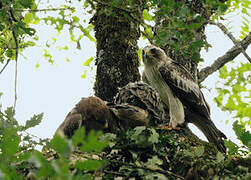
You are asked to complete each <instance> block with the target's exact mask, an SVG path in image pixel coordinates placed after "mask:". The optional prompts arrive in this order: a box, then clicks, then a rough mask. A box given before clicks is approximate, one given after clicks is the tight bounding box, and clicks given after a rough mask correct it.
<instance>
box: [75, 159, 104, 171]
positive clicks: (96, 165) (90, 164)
mask: <svg viewBox="0 0 251 180" xmlns="http://www.w3.org/2000/svg"><path fill="white" fill-rule="evenodd" d="M106 163H107V162H106V161H101V160H95V159H87V160H85V161H82V162H81V161H77V162H76V164H75V168H77V169H79V170H81V171H83V170H87V171H95V170H98V169H100V168H102V167H103V166H104V165H105V164H106Z"/></svg>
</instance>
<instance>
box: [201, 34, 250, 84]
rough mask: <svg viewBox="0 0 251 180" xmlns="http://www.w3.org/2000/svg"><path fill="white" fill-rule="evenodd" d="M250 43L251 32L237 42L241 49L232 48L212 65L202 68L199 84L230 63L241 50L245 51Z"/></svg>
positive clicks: (237, 47) (238, 47)
mask: <svg viewBox="0 0 251 180" xmlns="http://www.w3.org/2000/svg"><path fill="white" fill-rule="evenodd" d="M250 43H251V32H250V33H249V34H248V35H247V36H246V37H245V38H244V39H243V40H242V41H240V42H239V44H240V46H241V47H240V46H234V47H232V48H231V49H230V50H228V51H227V52H226V54H224V55H223V56H221V57H219V58H218V59H216V60H215V61H214V63H213V64H212V65H210V66H208V67H205V68H203V69H202V70H201V71H200V72H199V74H198V77H199V78H198V79H199V82H202V81H204V80H205V79H206V78H207V77H208V76H209V75H210V74H212V73H214V72H215V71H217V70H218V69H220V68H221V67H222V66H224V65H225V64H226V63H228V62H230V61H232V60H233V59H234V58H235V57H237V56H238V55H239V54H240V53H241V52H242V48H243V49H244V50H246V49H247V47H248V46H249V44H250Z"/></svg>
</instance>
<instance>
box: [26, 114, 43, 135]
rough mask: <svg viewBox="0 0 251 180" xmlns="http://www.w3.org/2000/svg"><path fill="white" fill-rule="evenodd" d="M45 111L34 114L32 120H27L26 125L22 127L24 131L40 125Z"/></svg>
mask: <svg viewBox="0 0 251 180" xmlns="http://www.w3.org/2000/svg"><path fill="white" fill-rule="evenodd" d="M43 115H44V114H43V113H41V114H38V115H34V116H33V117H32V118H31V119H30V120H27V121H26V123H25V126H24V127H23V128H22V130H23V131H25V130H27V129H29V128H31V127H35V126H37V125H39V124H40V123H41V121H42V119H43Z"/></svg>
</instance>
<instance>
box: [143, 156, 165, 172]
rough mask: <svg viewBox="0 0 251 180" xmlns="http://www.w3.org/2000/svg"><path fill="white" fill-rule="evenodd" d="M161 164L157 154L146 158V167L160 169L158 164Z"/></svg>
mask: <svg viewBox="0 0 251 180" xmlns="http://www.w3.org/2000/svg"><path fill="white" fill-rule="evenodd" d="M162 164H163V161H162V160H161V159H159V158H158V156H153V157H152V158H151V159H148V161H147V162H146V163H145V165H146V167H148V168H150V169H152V170H156V169H160V167H159V166H161V165H162Z"/></svg>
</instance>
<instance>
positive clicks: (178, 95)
mask: <svg viewBox="0 0 251 180" xmlns="http://www.w3.org/2000/svg"><path fill="white" fill-rule="evenodd" d="M142 58H143V63H144V72H143V77H142V78H143V81H145V82H146V83H148V84H149V85H151V86H152V87H154V88H155V89H156V90H157V92H158V93H159V95H160V98H161V99H162V101H163V102H164V103H165V104H166V105H167V106H168V108H169V114H170V122H169V126H170V127H171V128H175V127H177V126H178V125H181V124H183V123H184V122H191V123H194V124H195V125H196V126H197V127H198V128H199V129H200V130H201V131H202V132H203V133H204V134H205V136H206V137H207V139H208V140H209V142H213V143H214V144H215V145H216V146H217V148H218V149H219V150H220V151H221V152H225V151H226V148H225V146H224V141H223V138H226V136H225V135H224V134H223V133H222V132H221V131H220V130H218V129H217V128H216V126H215V125H214V123H213V122H212V120H211V118H210V109H209V105H208V104H207V102H206V101H205V98H204V96H203V94H202V92H201V90H200V88H199V86H198V84H197V82H196V81H195V80H194V78H193V77H192V75H191V74H190V73H189V72H188V71H187V69H186V68H185V67H183V66H181V65H180V64H178V63H177V62H174V61H173V60H172V59H171V58H169V57H168V56H167V55H166V53H165V52H164V50H162V49H161V48H159V47H156V46H153V45H148V46H146V47H145V48H143V50H142ZM188 115H189V116H190V117H187V116H188Z"/></svg>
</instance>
